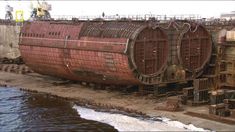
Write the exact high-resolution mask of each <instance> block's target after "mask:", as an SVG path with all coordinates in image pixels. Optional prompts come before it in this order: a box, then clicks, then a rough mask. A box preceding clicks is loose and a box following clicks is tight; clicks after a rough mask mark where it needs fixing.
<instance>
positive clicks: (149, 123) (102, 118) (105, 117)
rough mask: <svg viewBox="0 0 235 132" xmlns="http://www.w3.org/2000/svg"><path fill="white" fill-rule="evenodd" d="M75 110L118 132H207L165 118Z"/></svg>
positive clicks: (80, 108) (82, 116) (76, 107)
mask: <svg viewBox="0 0 235 132" xmlns="http://www.w3.org/2000/svg"><path fill="white" fill-rule="evenodd" d="M73 108H74V109H76V110H77V112H78V113H79V114H80V116H81V118H84V119H88V120H94V121H98V122H102V123H106V124H109V125H111V126H113V127H114V128H116V129H117V130H118V131H190V130H191V131H207V130H205V129H203V128H197V127H195V126H194V125H192V124H189V125H185V124H183V123H181V122H179V121H172V120H170V119H169V118H165V117H162V118H158V119H160V120H162V122H160V121H153V120H143V119H138V118H134V117H130V116H126V115H122V114H113V113H108V112H98V111H95V110H93V109H89V108H84V107H80V106H77V105H74V106H73Z"/></svg>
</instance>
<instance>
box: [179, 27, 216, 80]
mask: <svg viewBox="0 0 235 132" xmlns="http://www.w3.org/2000/svg"><path fill="white" fill-rule="evenodd" d="M211 54H212V40H211V35H210V34H209V32H208V31H207V30H206V29H205V28H204V27H203V26H201V25H196V26H194V27H191V28H189V29H188V30H187V31H186V32H184V33H182V35H181V39H180V42H179V59H180V62H181V64H182V66H183V67H184V68H185V69H186V71H187V72H190V73H193V74H194V75H193V76H198V75H200V74H199V73H202V70H203V69H204V68H205V66H206V65H207V64H208V63H209V61H210V57H211Z"/></svg>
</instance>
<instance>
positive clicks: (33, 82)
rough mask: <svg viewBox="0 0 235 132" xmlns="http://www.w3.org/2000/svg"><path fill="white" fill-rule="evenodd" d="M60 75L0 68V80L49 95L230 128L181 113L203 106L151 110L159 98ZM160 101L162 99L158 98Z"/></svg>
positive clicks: (213, 127)
mask: <svg viewBox="0 0 235 132" xmlns="http://www.w3.org/2000/svg"><path fill="white" fill-rule="evenodd" d="M60 82H62V81H61V80H60V79H57V78H53V77H49V76H44V75H40V74H36V73H30V74H25V75H22V74H14V73H7V72H0V83H6V84H7V85H9V86H13V87H17V88H21V89H24V90H29V91H37V92H43V93H48V94H51V95H55V96H59V97H64V98H69V99H72V100H74V101H78V102H79V101H80V102H90V103H91V104H94V105H97V106H107V107H111V108H112V107H115V108H116V107H117V108H123V109H124V110H125V111H137V112H140V113H143V114H146V115H148V116H151V117H153V116H163V117H167V118H170V119H172V120H178V121H180V122H182V123H185V124H190V123H191V124H193V125H195V126H196V127H202V128H205V129H210V130H216V131H222V130H223V131H234V130H235V125H228V124H224V123H219V122H215V121H211V120H205V119H201V118H197V117H192V116H188V115H185V114H184V113H185V112H186V111H198V112H205V111H208V109H207V106H202V107H186V108H185V111H182V112H167V111H159V110H154V108H156V107H157V106H158V105H159V103H158V102H159V101H157V100H156V99H151V98H149V97H148V96H137V95H135V94H130V95H125V94H122V93H121V92H115V91H112V92H110V91H106V90H94V89H92V88H88V87H85V86H82V85H79V84H60V85H55V83H57V84H58V83H60ZM161 103H162V102H161Z"/></svg>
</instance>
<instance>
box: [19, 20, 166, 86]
mask: <svg viewBox="0 0 235 132" xmlns="http://www.w3.org/2000/svg"><path fill="white" fill-rule="evenodd" d="M20 51H21V55H22V58H23V60H24V61H25V63H26V64H27V65H28V66H29V67H30V68H31V69H33V70H34V71H36V72H38V73H41V74H47V75H53V76H59V77H63V78H67V79H71V80H78V81H88V82H96V83H103V84H119V85H135V84H157V83H159V82H160V74H161V73H162V72H163V71H164V69H165V67H166V63H167V56H168V40H167V36H166V34H165V33H164V31H163V30H162V29H161V28H155V29H154V28H152V27H150V26H148V25H147V24H145V23H138V22H135V23H133V22H114V21H113V22H107V21H106V22H105V21H103V22H102V21H101V22H95V21H91V22H82V21H80V22H68V21H67V22H60V21H34V22H26V23H24V26H23V28H22V30H21V36H20Z"/></svg>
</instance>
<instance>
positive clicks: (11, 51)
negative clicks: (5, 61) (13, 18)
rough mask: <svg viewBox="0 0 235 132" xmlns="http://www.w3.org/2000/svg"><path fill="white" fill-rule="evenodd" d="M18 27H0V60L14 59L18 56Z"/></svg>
mask: <svg viewBox="0 0 235 132" xmlns="http://www.w3.org/2000/svg"><path fill="white" fill-rule="evenodd" d="M19 34H20V26H15V25H0V58H4V57H7V58H9V59H14V58H17V57H19V56H20V51H19V45H18V44H19Z"/></svg>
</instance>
